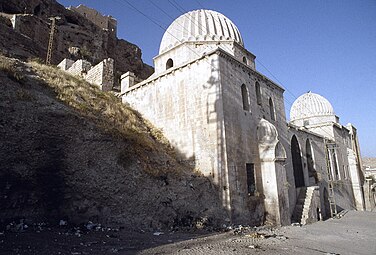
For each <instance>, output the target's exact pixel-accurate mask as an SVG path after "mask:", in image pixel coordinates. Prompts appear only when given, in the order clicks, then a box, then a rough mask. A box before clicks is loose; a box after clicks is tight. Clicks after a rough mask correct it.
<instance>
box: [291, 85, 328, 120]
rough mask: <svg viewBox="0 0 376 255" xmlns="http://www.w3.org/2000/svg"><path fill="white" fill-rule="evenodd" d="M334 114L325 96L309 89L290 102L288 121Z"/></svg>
mask: <svg viewBox="0 0 376 255" xmlns="http://www.w3.org/2000/svg"><path fill="white" fill-rule="evenodd" d="M334 115H335V113H334V110H333V106H332V105H331V104H330V102H329V101H328V100H327V99H326V98H324V97H323V96H320V95H319V94H316V93H312V92H311V91H309V92H307V93H305V94H303V95H301V96H300V97H298V99H296V100H295V102H294V103H293V104H292V106H291V110H290V121H294V120H299V119H305V118H311V117H318V116H334Z"/></svg>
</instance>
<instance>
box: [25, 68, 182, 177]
mask: <svg viewBox="0 0 376 255" xmlns="http://www.w3.org/2000/svg"><path fill="white" fill-rule="evenodd" d="M30 65H31V67H32V69H33V71H34V72H35V73H36V74H37V75H38V76H40V77H41V78H42V79H43V80H44V82H45V83H46V84H48V86H50V87H52V88H53V90H54V91H55V92H56V94H57V98H58V99H60V100H61V101H63V102H65V103H66V104H67V105H69V106H71V107H73V108H75V109H76V110H78V111H79V112H80V113H81V114H83V115H84V116H87V117H89V118H90V119H92V120H94V121H95V122H96V123H97V124H99V126H100V127H101V128H102V129H104V130H105V131H106V132H110V133H111V134H112V135H114V136H116V137H117V138H120V139H121V138H125V139H127V140H129V141H131V142H132V149H133V150H135V153H137V154H138V155H137V156H138V157H141V158H144V159H145V161H147V160H148V158H149V157H148V155H147V152H148V151H160V152H167V153H168V154H169V155H170V156H172V157H173V158H175V156H176V153H175V151H174V150H173V148H172V147H171V145H170V144H169V142H168V141H167V139H166V138H165V137H164V136H163V134H162V132H161V131H159V130H158V129H156V128H155V127H153V125H152V124H151V123H150V122H148V121H147V120H145V119H143V118H142V116H141V115H140V113H138V112H137V111H135V110H133V109H132V108H131V107H129V106H128V105H125V104H123V103H121V101H120V99H119V98H118V97H116V96H115V95H113V94H112V93H109V92H103V91H101V90H99V88H97V87H96V86H94V85H92V84H90V83H88V82H86V81H85V80H83V79H81V78H78V77H75V76H72V75H70V74H67V73H65V72H63V71H61V70H59V69H57V68H54V67H50V66H46V65H43V64H39V63H37V62H30ZM174 165H175V168H176V167H178V166H177V165H176V164H174ZM179 168H180V167H179ZM170 170H171V169H168V167H166V168H165V169H164V170H162V172H164V173H166V172H170ZM175 170H176V169H175ZM146 171H147V172H148V173H150V174H152V175H160V174H161V169H159V170H158V171H157V170H155V169H153V168H149V167H147V166H146ZM164 173H162V174H164Z"/></svg>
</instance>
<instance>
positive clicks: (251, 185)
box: [245, 163, 256, 196]
mask: <svg viewBox="0 0 376 255" xmlns="http://www.w3.org/2000/svg"><path fill="white" fill-rule="evenodd" d="M245 167H246V170H247V187H248V195H250V196H254V195H255V192H256V183H255V165H254V164H252V163H246V164H245Z"/></svg>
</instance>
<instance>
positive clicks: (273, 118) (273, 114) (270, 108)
mask: <svg viewBox="0 0 376 255" xmlns="http://www.w3.org/2000/svg"><path fill="white" fill-rule="evenodd" d="M269 110H270V119H271V120H273V121H274V120H275V112H274V103H273V99H272V98H269Z"/></svg>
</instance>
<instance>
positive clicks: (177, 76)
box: [121, 10, 364, 225]
mask: <svg viewBox="0 0 376 255" xmlns="http://www.w3.org/2000/svg"><path fill="white" fill-rule="evenodd" d="M255 58H256V57H255V55H253V54H252V53H251V52H249V51H248V50H247V49H245V48H244V44H243V40H242V37H241V34H240V32H239V30H238V28H237V27H236V26H235V24H234V23H233V22H231V21H230V20H229V19H228V18H227V17H225V16H224V15H222V14H220V13H218V12H215V11H210V10H196V11H191V12H188V13H186V14H184V15H182V16H180V17H178V18H177V19H176V20H175V21H174V22H173V23H172V24H171V25H170V26H169V28H168V29H167V30H166V32H165V34H164V35H163V38H162V41H161V44H160V49H159V54H158V55H157V56H156V57H155V58H154V65H155V72H154V74H153V75H151V76H150V77H149V78H147V79H146V80H144V81H141V82H139V81H138V80H137V77H135V76H134V74H132V73H130V72H128V73H126V74H124V75H123V76H122V81H121V92H122V100H123V102H124V103H125V102H127V103H129V104H130V105H131V106H132V107H134V108H135V109H137V110H138V111H139V112H141V113H142V114H143V115H144V117H146V118H147V119H149V120H150V121H151V122H152V123H153V124H154V125H155V126H157V127H158V128H160V129H161V130H162V131H163V132H164V134H165V136H166V137H167V138H168V139H169V140H170V142H171V144H172V145H173V146H175V147H176V149H177V150H178V151H179V152H180V154H182V155H183V157H184V158H185V160H187V161H188V162H189V163H190V164H191V165H192V167H194V168H196V169H197V170H199V171H200V172H201V173H202V174H204V175H205V176H207V177H209V178H210V179H211V180H212V182H213V183H214V184H215V185H217V186H218V188H219V190H220V194H219V196H220V198H221V200H222V203H223V207H224V208H225V209H226V210H227V212H228V215H229V219H230V221H231V222H233V223H246V224H261V223H262V222H265V221H266V222H269V223H271V224H277V225H286V224H290V223H291V222H292V221H296V222H301V223H308V222H312V221H316V220H318V219H320V218H326V217H328V216H330V215H332V214H335V213H336V212H338V211H340V210H341V209H353V208H354V209H355V208H356V209H359V210H362V209H363V206H364V205H363V204H364V201H363V199H364V198H363V195H362V194H363V193H362V188H361V187H362V186H361V185H362V179H361V176H362V175H361V171H360V167H359V166H360V157H359V145H358V142H357V135H356V129H355V128H354V127H353V126H352V125H347V126H342V125H341V124H339V119H338V117H337V116H336V115H335V114H334V111H333V107H332V106H331V104H330V103H329V102H328V101H327V100H326V99H325V98H323V97H321V96H319V95H317V94H314V93H311V92H309V93H307V94H304V95H303V96H301V97H300V98H298V99H297V100H296V102H295V103H294V105H293V106H292V109H291V121H290V122H287V121H286V115H285V110H284V109H285V105H284V96H283V93H284V89H283V88H282V87H281V86H280V85H278V84H276V83H274V82H273V81H272V80H270V79H269V78H267V77H266V76H265V75H263V74H261V73H260V72H258V71H257V70H256V66H255Z"/></svg>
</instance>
